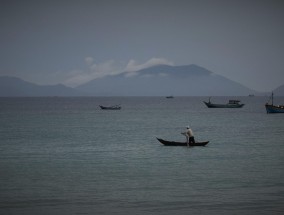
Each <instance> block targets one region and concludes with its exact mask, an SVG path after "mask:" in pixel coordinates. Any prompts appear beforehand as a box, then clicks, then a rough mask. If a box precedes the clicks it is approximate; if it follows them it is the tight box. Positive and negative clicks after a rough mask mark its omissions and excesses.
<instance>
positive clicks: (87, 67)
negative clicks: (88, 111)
mask: <svg viewBox="0 0 284 215" xmlns="http://www.w3.org/2000/svg"><path fill="white" fill-rule="evenodd" d="M0 2H1V6H0V14H1V15H0V16H1V18H0V47H1V49H0V59H1V63H0V75H9V76H16V77H20V78H22V79H24V80H27V81H31V82H35V83H38V84H57V83H63V84H66V85H67V86H78V85H80V84H83V83H85V82H87V81H90V80H92V79H94V78H98V77H103V76H105V75H108V74H117V73H121V72H123V71H129V72H132V71H134V72H135V71H136V70H138V69H141V68H146V67H148V66H153V65H157V64H166V65H188V64H197V65H199V66H202V67H205V68H206V69H209V70H210V71H212V72H214V73H217V74H220V75H222V76H225V77H227V78H230V79H232V80H234V81H237V82H239V83H241V84H243V85H245V86H247V87H250V88H252V89H254V90H258V91H270V90H272V89H275V88H276V87H278V86H280V85H282V84H284V72H283V68H284V61H283V57H284V40H283V38H284V25H283V20H284V2H283V1H276V0H267V1H261V0H250V1H237V0H236V1H232V0H224V1H222V0H215V1H212V0H196V1H193V0H185V1H183V0H155V1H153V0H152V1H150V0H144V1H136V0H121V1H115V0H102V1H99V0H82V1H75V0H61V1H54V0H49V1H41V0H26V1H21V0H18V1H17V0H1V1H0Z"/></svg>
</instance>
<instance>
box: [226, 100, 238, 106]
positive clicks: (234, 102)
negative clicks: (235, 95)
mask: <svg viewBox="0 0 284 215" xmlns="http://www.w3.org/2000/svg"><path fill="white" fill-rule="evenodd" d="M239 103H240V101H239V100H229V103H228V104H230V105H238V104H239Z"/></svg>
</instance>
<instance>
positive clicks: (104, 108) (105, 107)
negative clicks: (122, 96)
mask: <svg viewBox="0 0 284 215" xmlns="http://www.w3.org/2000/svg"><path fill="white" fill-rule="evenodd" d="M100 108H101V109H102V110H120V109H121V106H119V105H114V106H102V105H100Z"/></svg>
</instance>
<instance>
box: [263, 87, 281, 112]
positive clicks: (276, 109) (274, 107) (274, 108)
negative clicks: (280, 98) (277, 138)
mask: <svg viewBox="0 0 284 215" xmlns="http://www.w3.org/2000/svg"><path fill="white" fill-rule="evenodd" d="M270 98H271V104H269V102H267V103H266V104H265V108H266V113H284V105H274V104H273V92H272V94H271V97H270Z"/></svg>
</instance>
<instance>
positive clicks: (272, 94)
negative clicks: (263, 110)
mask: <svg viewBox="0 0 284 215" xmlns="http://www.w3.org/2000/svg"><path fill="white" fill-rule="evenodd" d="M271 101H272V105H273V92H272V94H271Z"/></svg>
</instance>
